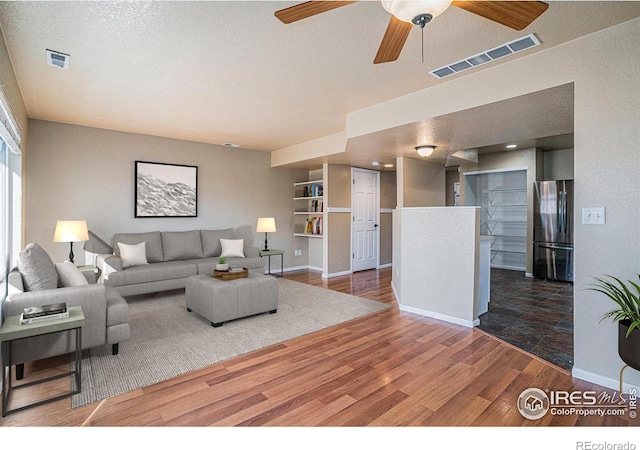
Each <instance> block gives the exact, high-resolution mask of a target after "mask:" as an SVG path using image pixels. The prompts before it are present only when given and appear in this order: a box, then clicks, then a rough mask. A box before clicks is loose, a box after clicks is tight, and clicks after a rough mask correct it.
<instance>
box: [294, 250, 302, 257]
mask: <svg viewBox="0 0 640 450" xmlns="http://www.w3.org/2000/svg"><path fill="white" fill-rule="evenodd" d="M293 254H294V255H295V256H302V250H301V249H299V248H298V249H296V250H294V253H293Z"/></svg>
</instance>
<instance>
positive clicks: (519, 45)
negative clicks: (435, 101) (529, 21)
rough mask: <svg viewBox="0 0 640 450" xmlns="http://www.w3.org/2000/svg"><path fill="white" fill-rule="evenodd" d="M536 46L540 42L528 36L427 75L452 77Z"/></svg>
mask: <svg viewBox="0 0 640 450" xmlns="http://www.w3.org/2000/svg"><path fill="white" fill-rule="evenodd" d="M538 45H540V41H539V40H538V38H537V37H536V35H535V34H530V35H528V36H525V37H523V38H520V39H516V40H515V41H511V42H507V43H506V44H503V45H500V46H498V47H496V48H492V49H491V50H487V51H486V52H483V53H478V54H477V55H473V56H470V57H468V58H465V59H463V60H461V61H456V62H454V63H452V64H449V65H448V66H444V67H440V68H439V69H435V70H432V71H431V72H429V73H430V74H431V75H433V76H434V77H436V78H444V77H448V76H449V75H453V74H454V73H459V72H462V71H464V70H467V69H471V68H473V67H476V66H479V65H481V64H485V63H488V62H490V61H494V60H496V59H500V58H503V57H505V56H509V55H513V54H514V53H518V52H521V51H522V50H526V49H528V48H531V47H536V46H538Z"/></svg>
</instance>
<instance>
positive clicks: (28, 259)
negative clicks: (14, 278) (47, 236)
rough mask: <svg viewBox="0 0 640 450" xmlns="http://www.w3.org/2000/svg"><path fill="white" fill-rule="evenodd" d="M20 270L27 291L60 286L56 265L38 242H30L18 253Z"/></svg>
mask: <svg viewBox="0 0 640 450" xmlns="http://www.w3.org/2000/svg"><path fill="white" fill-rule="evenodd" d="M18 270H20V274H21V275H22V281H23V282H24V287H25V289H26V290H27V291H41V290H44V289H55V288H57V287H58V272H57V271H56V266H55V265H54V264H53V261H52V260H51V258H50V257H49V255H48V254H47V252H46V251H44V249H43V248H42V247H40V246H39V245H38V244H36V243H33V242H32V243H30V244H28V245H27V246H26V247H25V248H24V250H23V251H21V252H20V254H19V255H18Z"/></svg>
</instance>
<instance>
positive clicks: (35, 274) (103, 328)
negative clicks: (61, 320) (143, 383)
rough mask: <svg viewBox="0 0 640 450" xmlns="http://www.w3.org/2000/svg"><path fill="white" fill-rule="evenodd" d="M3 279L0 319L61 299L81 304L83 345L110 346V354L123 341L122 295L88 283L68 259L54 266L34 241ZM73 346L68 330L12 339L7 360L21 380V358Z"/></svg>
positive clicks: (126, 315)
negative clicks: (5, 292)
mask: <svg viewBox="0 0 640 450" xmlns="http://www.w3.org/2000/svg"><path fill="white" fill-rule="evenodd" d="M8 281H9V295H8V296H7V299H6V301H5V302H4V304H3V317H7V316H13V315H19V314H20V313H22V312H23V311H24V308H27V307H30V306H43V305H50V304H53V303H62V302H64V303H66V304H67V307H71V306H81V307H82V312H83V314H84V317H85V323H84V326H83V327H82V348H83V349H87V348H91V347H97V346H100V345H105V344H110V345H111V346H112V351H113V354H114V355H116V354H118V349H119V347H118V346H119V343H120V342H124V341H126V340H127V339H129V335H130V330H129V323H128V320H129V305H128V304H127V302H126V301H125V300H124V299H123V298H122V296H121V295H120V294H118V293H117V292H116V291H115V290H114V289H113V288H111V287H109V286H105V285H104V284H89V283H88V281H87V280H86V278H85V276H84V275H83V274H82V273H81V272H80V271H79V270H78V268H77V267H75V265H73V263H70V262H65V263H57V264H54V263H53V261H52V260H51V258H50V257H49V255H48V254H47V253H46V251H44V250H43V249H42V248H41V247H40V246H39V245H38V244H35V243H30V244H29V245H27V246H26V247H25V249H24V250H23V251H22V252H20V255H19V259H18V267H16V268H14V269H13V270H12V271H11V272H10V273H9V279H8ZM73 350H74V339H72V335H71V334H70V333H69V332H66V333H55V334H52V335H46V336H41V337H33V338H28V339H23V340H19V341H15V342H14V344H13V348H12V357H11V361H12V363H13V364H16V365H17V366H18V367H17V372H18V376H19V378H21V375H22V373H23V370H24V363H25V362H29V361H37V360H40V359H44V358H48V357H51V356H57V355H63V354H67V353H71V352H72V351H73ZM3 357H4V355H3Z"/></svg>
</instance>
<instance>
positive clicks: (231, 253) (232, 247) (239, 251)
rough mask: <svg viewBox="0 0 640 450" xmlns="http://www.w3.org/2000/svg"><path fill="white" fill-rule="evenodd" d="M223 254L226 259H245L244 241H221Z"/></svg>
mask: <svg viewBox="0 0 640 450" xmlns="http://www.w3.org/2000/svg"><path fill="white" fill-rule="evenodd" d="M220 245H221V246H222V254H221V255H220V256H224V257H226V258H232V257H236V258H244V250H243V248H244V239H220Z"/></svg>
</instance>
